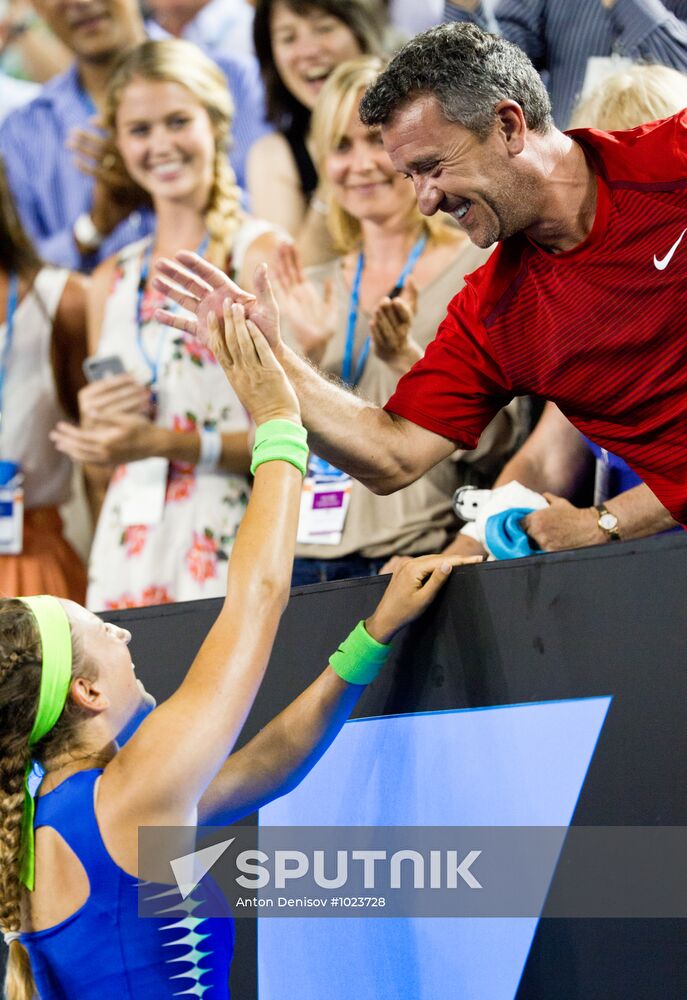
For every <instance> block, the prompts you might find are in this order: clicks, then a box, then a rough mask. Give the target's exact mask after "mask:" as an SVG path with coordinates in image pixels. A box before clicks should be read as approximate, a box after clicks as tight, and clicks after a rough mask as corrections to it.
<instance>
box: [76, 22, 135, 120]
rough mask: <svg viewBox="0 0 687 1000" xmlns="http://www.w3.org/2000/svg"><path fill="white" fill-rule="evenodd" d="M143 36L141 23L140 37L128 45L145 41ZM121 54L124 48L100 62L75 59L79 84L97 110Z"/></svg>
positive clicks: (101, 105)
mask: <svg viewBox="0 0 687 1000" xmlns="http://www.w3.org/2000/svg"><path fill="white" fill-rule="evenodd" d="M145 37H146V36H145V32H144V31H143V25H141V33H140V37H137V38H134V39H132V42H131V46H130V47H131V48H133V47H134V46H136V45H138V44H139V43H140V42H143V41H145ZM123 54H124V50H122V49H118V50H117V51H116V52H114V53H112V56H111V57H110V58H107V59H104V60H103V61H102V62H92V61H89V60H86V59H80V60H77V69H78V72H79V79H80V81H81V86H82V87H83V88H84V90H85V91H86V93H87V94H88V96H89V97H90V98H91V100H92V101H93V103H94V104H95V106H96V108H97V109H98V111H102V110H103V108H104V106H105V94H106V93H107V85H108V83H109V81H110V77H111V76H112V70H113V69H114V67H115V66H116V64H117V62H118V61H119V59H120V58H121V57H122V55H123Z"/></svg>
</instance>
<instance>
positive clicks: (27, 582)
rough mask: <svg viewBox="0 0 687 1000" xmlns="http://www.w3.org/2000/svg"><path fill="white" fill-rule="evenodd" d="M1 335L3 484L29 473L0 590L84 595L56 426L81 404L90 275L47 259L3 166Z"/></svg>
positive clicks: (7, 526) (6, 523)
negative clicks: (70, 538)
mask: <svg viewBox="0 0 687 1000" xmlns="http://www.w3.org/2000/svg"><path fill="white" fill-rule="evenodd" d="M0 336H1V338H2V339H1V341H0V342H1V343H2V348H1V354H0V456H2V459H3V461H2V463H0V466H1V468H2V477H1V478H2V482H3V484H4V483H6V482H7V481H8V480H11V479H12V478H14V476H15V475H16V474H17V473H18V474H20V475H23V489H24V518H23V542H22V544H21V550H20V552H17V554H7V553H8V552H9V549H10V548H11V549H15V550H16V549H19V548H20V546H19V540H18V536H17V530H18V529H19V528H20V527H21V526H22V525H21V521H19V520H15V521H14V527H13V524H12V522H13V518H12V517H10V516H8V511H7V510H6V509H4V510H3V515H2V518H1V519H2V539H3V546H4V547H3V549H2V554H0V593H2V594H43V593H46V592H47V591H49V592H51V593H53V594H56V595H58V596H60V597H70V598H72V599H73V600H83V598H84V594H85V591H86V571H85V568H84V566H83V564H82V562H81V560H80V559H79V557H78V556H77V554H76V552H75V551H74V550H73V549H72V547H71V546H70V545H69V544H68V542H67V541H66V540H65V538H64V536H63V532H62V521H61V519H60V515H59V512H58V509H57V508H58V506H59V505H60V504H62V503H64V502H65V501H66V500H67V499H68V497H69V493H70V489H71V472H72V467H71V462H70V461H69V460H68V459H67V457H66V456H64V455H61V454H60V453H59V452H57V451H56V450H55V448H54V447H53V445H52V444H51V442H50V439H49V436H48V435H49V433H50V430H51V429H52V428H53V427H54V425H55V423H56V422H57V421H58V420H60V419H64V416H65V414H71V415H74V416H75V415H76V412H77V401H76V397H77V392H78V390H79V389H80V388H81V386H82V385H83V374H82V371H81V365H82V362H83V360H84V358H85V356H86V287H85V279H84V278H82V277H81V276H80V275H74V274H69V272H68V271H64V270H59V269H57V268H53V267H45V266H44V265H43V264H42V262H41V261H40V259H39V258H38V256H37V254H36V253H35V251H34V249H33V247H32V246H31V243H30V242H29V240H28V238H27V236H26V234H25V233H24V231H23V229H22V227H21V223H20V222H19V218H18V216H17V213H16V209H15V207H14V204H13V202H12V197H11V195H10V192H9V188H8V185H7V180H6V178H5V173H4V170H3V168H2V166H1V165H0ZM15 466H16V468H15ZM3 500H4V501H5V502H6V500H7V498H6V497H3ZM15 502H16V501H15ZM4 506H5V504H3V507H4ZM8 542H16V544H10V545H8V544H7V543H8Z"/></svg>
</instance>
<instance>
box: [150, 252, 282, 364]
mask: <svg viewBox="0 0 687 1000" xmlns="http://www.w3.org/2000/svg"><path fill="white" fill-rule="evenodd" d="M157 272H158V273H157V276H156V277H155V278H154V279H153V285H154V286H155V288H157V290H158V291H159V292H163V293H164V294H165V295H166V296H167V297H168V298H170V299H172V300H173V301H174V302H177V303H178V304H179V305H180V306H182V307H183V308H184V309H186V310H187V311H188V312H189V313H190V314H191V315H190V316H181V315H178V314H177V313H173V312H169V311H168V310H167V309H156V310H155V318H156V319H157V320H158V322H160V323H166V324H167V326H172V327H174V329H176V330H183V331H184V332H185V333H189V334H191V335H192V336H194V337H197V338H198V339H199V340H200V341H201V343H203V344H205V345H207V346H209V342H210V337H209V334H208V315H209V314H210V313H214V315H215V318H216V319H217V322H218V326H219V330H220V333H223V324H224V302H225V300H227V301H228V302H229V303H232V302H237V303H238V304H239V305H241V306H243V308H244V310H245V314H246V318H247V319H250V321H251V322H252V323H254V324H255V326H256V327H257V328H258V329H259V330H260V331H261V333H262V334H263V336H264V337H265V340H266V341H267V343H268V344H269V346H270V347H271V348H272V350H273V351H274V352H275V353H277V354H278V352H279V351H280V350H281V348H282V346H283V344H282V339H281V334H280V332H279V309H278V308H277V303H276V301H275V298H274V295H273V294H272V286H271V285H270V282H269V279H268V277H267V265H266V264H261V265H260V266H259V267H258V268H257V270H256V272H255V290H256V293H257V294H256V295H252V294H251V293H250V292H244V290H243V289H242V288H239V286H238V285H237V284H236V283H235V282H234V281H232V280H231V278H228V277H227V276H226V274H225V273H224V271H220V269H219V268H218V267H215V266H214V265H213V264H209V263H208V262H207V261H206V260H203V258H202V257H199V256H198V254H197V253H192V252H191V251H190V250H182V251H181V252H180V253H178V254H177V255H176V257H175V259H174V260H168V259H167V258H165V257H162V258H161V259H160V260H159V261H158V262H157Z"/></svg>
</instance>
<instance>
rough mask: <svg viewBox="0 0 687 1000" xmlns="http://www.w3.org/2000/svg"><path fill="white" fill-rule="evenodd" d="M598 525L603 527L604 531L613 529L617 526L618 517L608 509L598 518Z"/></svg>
mask: <svg viewBox="0 0 687 1000" xmlns="http://www.w3.org/2000/svg"><path fill="white" fill-rule="evenodd" d="M599 527H600V528H603V530H604V531H615V529H616V528H617V527H618V518H617V517H616V516H615V514H611V512H610V511H607V512H606V513H605V514H602V515H601V517H600V518H599Z"/></svg>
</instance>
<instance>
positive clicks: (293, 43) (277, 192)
mask: <svg viewBox="0 0 687 1000" xmlns="http://www.w3.org/2000/svg"><path fill="white" fill-rule="evenodd" d="M254 37H255V51H256V53H257V56H258V59H259V61H260V68H261V71H262V75H263V79H264V81H265V89H266V93H267V112H268V117H269V118H270V120H271V121H272V122H273V124H274V125H275V126H276V128H277V131H276V132H274V133H272V134H271V135H267V136H264V137H263V138H262V139H259V140H258V141H257V142H256V143H255V145H254V146H253V148H252V150H251V153H250V157H249V161H248V189H249V192H250V196H251V206H252V209H253V211H254V212H255V213H256V214H257V215H259V216H260V217H261V218H265V219H270V220H271V221H273V222H276V223H278V224H279V225H281V226H283V227H284V229H286V230H287V231H288V232H290V233H291V235H292V236H293V237H294V239H295V240H296V242H297V245H298V248H299V251H300V253H301V256H302V259H303V260H304V262H305V263H306V264H315V263H319V262H320V261H323V260H328V259H330V258H331V257H332V256H333V249H332V245H331V240H330V237H329V233H328V231H327V227H326V224H325V220H324V215H323V213H322V208H323V201H322V192H321V191H320V189H319V179H318V172H317V169H316V167H315V165H314V163H313V159H312V144H311V141H310V139H309V129H310V115H311V112H312V110H313V108H314V107H315V102H316V101H317V97H318V95H319V93H320V90H321V89H322V86H323V84H324V81H325V80H326V79H327V77H328V76H329V75H330V74H331V73H332V71H333V70H334V69H336V67H337V66H338V65H339V64H340V63H342V62H345V61H346V60H348V59H352V58H354V57H355V56H357V55H360V54H362V53H379V52H381V49H382V41H381V30H380V26H379V24H378V22H377V19H376V15H375V12H374V4H372V3H369V2H367V0H307V2H305V3H301V2H298V3H296V2H294V0H258V3H257V4H256V9H255V22H254Z"/></svg>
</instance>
